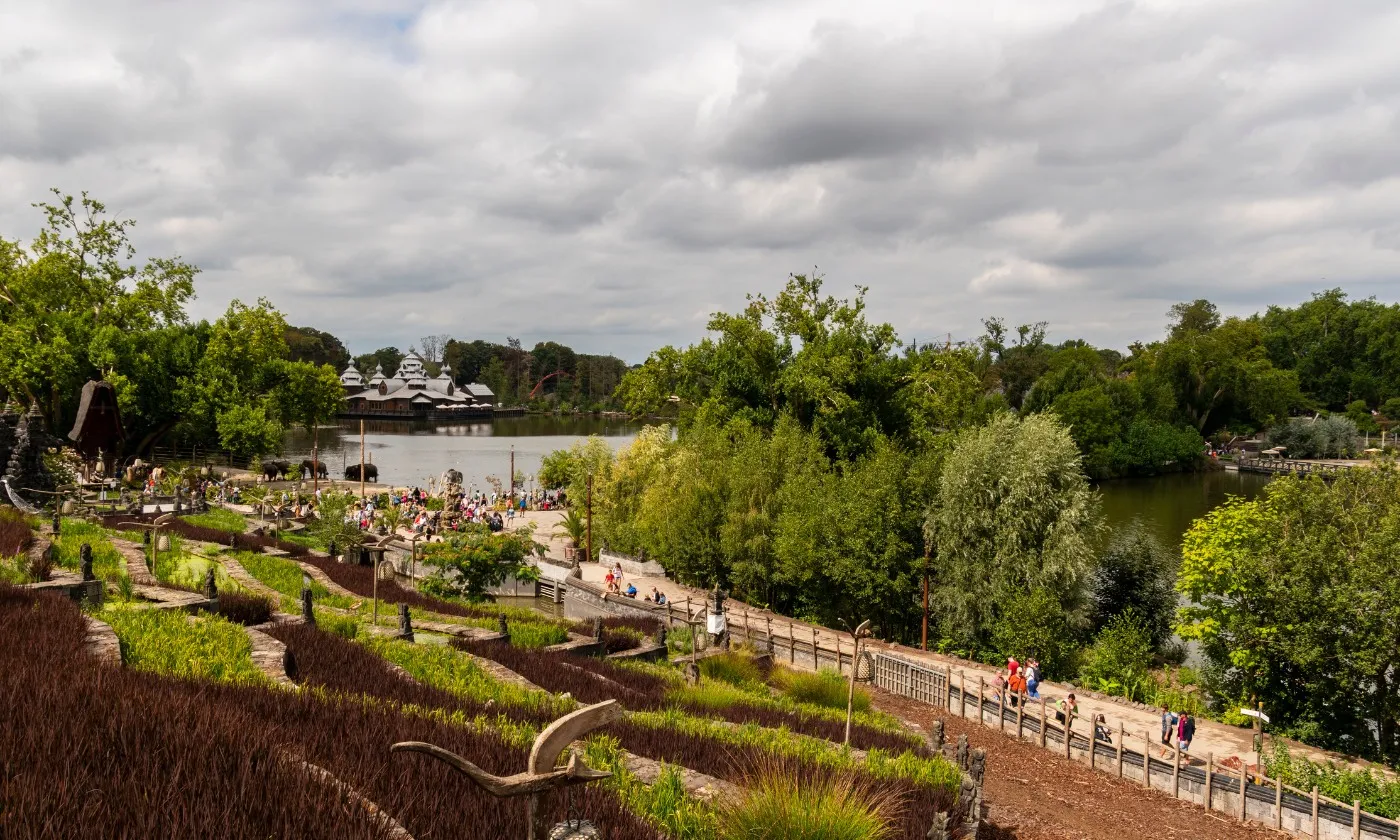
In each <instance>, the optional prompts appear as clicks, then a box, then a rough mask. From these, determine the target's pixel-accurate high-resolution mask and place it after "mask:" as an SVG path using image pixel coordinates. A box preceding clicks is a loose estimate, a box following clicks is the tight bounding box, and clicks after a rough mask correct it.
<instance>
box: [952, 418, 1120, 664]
mask: <svg viewBox="0 0 1400 840" xmlns="http://www.w3.org/2000/svg"><path fill="white" fill-rule="evenodd" d="M1099 522H1100V514H1099V501H1098V496H1097V495H1096V494H1095V493H1094V491H1093V490H1092V489H1090V487H1089V483H1088V480H1087V479H1086V478H1085V476H1084V472H1083V469H1082V468H1081V465H1080V456H1079V451H1078V449H1077V448H1076V447H1075V445H1074V441H1073V440H1072V439H1071V438H1070V436H1069V433H1068V432H1067V431H1066V430H1065V428H1064V426H1062V425H1060V423H1059V422H1058V421H1056V420H1055V418H1053V417H1051V416H1049V415H1045V414H1033V415H1030V416H1028V417H1025V418H1017V417H1014V416H1011V415H1001V416H998V417H996V418H995V419H993V420H992V421H991V423H989V424H988V425H986V426H984V427H981V428H977V429H969V430H966V431H964V432H962V433H960V434H959V435H958V437H957V442H956V445H955V446H954V447H953V449H952V452H951V453H950V454H949V455H948V458H947V460H946V462H945V463H944V466H943V471H942V478H941V481H940V484H939V491H938V501H937V503H936V504H935V505H934V506H933V507H932V508H931V509H930V510H929V512H928V516H927V520H926V524H925V530H926V532H927V534H928V536H929V538H930V539H931V540H932V541H933V542H934V544H935V545H936V546H937V549H938V552H937V558H936V563H935V570H936V571H935V576H934V577H935V580H936V581H937V583H938V601H939V604H940V607H941V611H942V612H943V614H944V620H945V624H946V628H945V631H946V633H947V634H948V635H950V636H952V637H954V638H956V639H958V640H960V641H961V642H963V643H964V644H965V645H967V646H969V647H974V648H985V647H986V646H987V644H988V642H989V641H990V640H991V634H992V630H993V628H994V627H996V625H997V624H998V622H999V621H1000V620H1001V618H1002V616H1003V613H1004V612H1005V610H1006V604H1007V603H1008V601H1009V600H1010V599H1011V598H1012V596H1014V595H1015V594H1016V593H1019V592H1027V591H1033V590H1044V591H1045V592H1048V593H1049V594H1050V595H1051V596H1053V597H1054V599H1055V601H1056V602H1057V603H1058V604H1059V605H1060V609H1061V611H1062V612H1064V613H1065V614H1066V615H1067V616H1070V617H1071V618H1072V619H1073V620H1072V622H1071V624H1072V625H1075V624H1078V622H1079V620H1080V618H1081V617H1082V615H1083V608H1084V587H1085V583H1086V581H1087V578H1088V575H1089V572H1090V571H1091V570H1092V568H1093V565H1094V550H1093V541H1094V538H1095V536H1096V534H1097V532H1098V529H1099V527H1100V525H1099Z"/></svg>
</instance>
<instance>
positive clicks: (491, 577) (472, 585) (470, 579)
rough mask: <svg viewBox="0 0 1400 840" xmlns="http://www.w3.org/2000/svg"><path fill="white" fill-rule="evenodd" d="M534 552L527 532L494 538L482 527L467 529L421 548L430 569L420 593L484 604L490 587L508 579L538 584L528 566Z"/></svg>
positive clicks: (533, 546) (516, 532) (533, 572)
mask: <svg viewBox="0 0 1400 840" xmlns="http://www.w3.org/2000/svg"><path fill="white" fill-rule="evenodd" d="M537 548H540V547H539V546H537V545H536V543H535V541H534V539H533V538H532V537H531V536H530V534H529V532H528V531H514V532H506V533H499V534H493V533H491V532H490V531H489V530H488V529H487V528H486V527H485V526H483V525H471V526H468V530H467V531H466V532H465V533H461V534H454V535H451V536H449V537H448V538H447V539H446V540H444V541H442V542H431V543H426V544H425V545H424V546H423V562H424V563H425V564H426V565H428V566H430V567H433V573H432V575H430V576H429V577H428V578H426V579H425V580H424V581H423V583H422V587H423V591H425V592H427V593H429V594H432V595H437V596H447V597H454V598H462V599H464V600H467V601H473V602H476V601H484V600H486V593H487V591H488V590H489V589H490V588H491V587H493V586H499V585H500V584H502V583H504V582H505V581H506V579H507V578H509V577H515V578H517V579H519V580H537V579H538V578H539V571H538V570H537V569H536V568H535V567H533V566H531V565H530V564H529V562H528V561H529V559H530V556H531V555H532V554H534V553H535V552H536V549H537Z"/></svg>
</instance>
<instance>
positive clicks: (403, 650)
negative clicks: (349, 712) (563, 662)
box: [362, 637, 574, 717]
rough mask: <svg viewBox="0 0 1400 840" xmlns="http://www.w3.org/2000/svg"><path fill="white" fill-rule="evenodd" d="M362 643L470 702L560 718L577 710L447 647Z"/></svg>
mask: <svg viewBox="0 0 1400 840" xmlns="http://www.w3.org/2000/svg"><path fill="white" fill-rule="evenodd" d="M362 643H363V644H364V645H365V646H366V647H368V648H369V649H370V650H372V651H374V653H375V654H376V655H378V656H380V657H382V658H384V659H385V660H387V661H389V662H392V663H394V664H395V665H397V666H399V667H400V668H402V669H404V670H405V671H407V672H408V673H409V676H411V677H413V678H414V679H416V680H418V681H419V682H421V683H424V684H426V685H431V686H433V687H434V688H441V689H443V690H445V691H450V692H452V693H453V694H457V695H460V696H462V697H466V698H468V699H472V700H478V701H485V700H494V701H496V702H497V703H501V704H503V705H511V706H519V707H522V708H525V709H538V710H541V711H544V712H548V713H549V714H550V715H552V716H556V717H557V716H560V715H564V714H566V713H568V712H569V711H572V710H573V707H574V704H573V703H571V702H569V701H563V700H559V699H557V698H555V697H554V696H553V695H551V694H549V693H547V692H543V691H531V690H530V689H527V688H525V687H523V686H519V685H513V684H511V683H505V682H501V681H499V680H497V679H495V678H494V677H492V676H491V675H490V674H488V673H486V671H485V670H484V669H483V668H482V667H481V666H480V665H478V664H476V663H475V662H473V661H472V659H471V657H470V656H467V655H466V654H464V653H462V652H461V651H458V650H454V649H453V648H450V647H447V646H445V645H415V644H411V643H409V642H401V641H395V640H391V639H384V638H377V637H369V638H366V639H363V640H362Z"/></svg>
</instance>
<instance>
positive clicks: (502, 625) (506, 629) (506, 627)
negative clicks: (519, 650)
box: [496, 613, 510, 642]
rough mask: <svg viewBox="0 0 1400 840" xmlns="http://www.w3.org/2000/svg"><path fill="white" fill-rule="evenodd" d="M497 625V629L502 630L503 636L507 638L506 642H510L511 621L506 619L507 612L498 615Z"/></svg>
mask: <svg viewBox="0 0 1400 840" xmlns="http://www.w3.org/2000/svg"><path fill="white" fill-rule="evenodd" d="M496 627H497V629H498V630H499V631H500V634H501V636H503V637H504V638H505V641H506V642H509V641H510V623H509V622H508V621H506V614H505V613H501V614H500V615H498V616H496Z"/></svg>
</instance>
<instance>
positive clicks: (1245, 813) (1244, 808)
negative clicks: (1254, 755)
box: [1240, 760, 1249, 822]
mask: <svg viewBox="0 0 1400 840" xmlns="http://www.w3.org/2000/svg"><path fill="white" fill-rule="evenodd" d="M1248 794H1249V773H1247V772H1245V769H1244V761H1243V760H1241V761H1240V822H1244V821H1245V820H1247V819H1249V796H1248Z"/></svg>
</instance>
